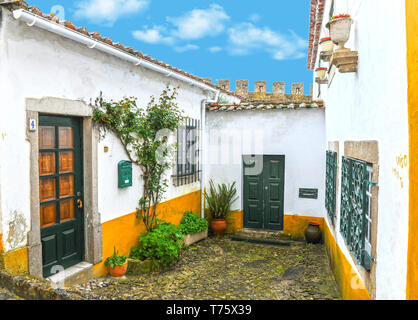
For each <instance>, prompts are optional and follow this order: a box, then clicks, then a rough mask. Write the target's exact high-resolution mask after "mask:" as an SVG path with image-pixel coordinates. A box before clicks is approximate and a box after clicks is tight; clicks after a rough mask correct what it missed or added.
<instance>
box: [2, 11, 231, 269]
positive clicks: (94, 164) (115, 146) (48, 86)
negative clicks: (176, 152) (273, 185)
mask: <svg viewBox="0 0 418 320" xmlns="http://www.w3.org/2000/svg"><path fill="white" fill-rule="evenodd" d="M0 50H1V51H0V69H1V70H2V72H1V75H0V87H1V89H0V90H1V98H0V100H1V102H0V105H1V110H2V114H3V115H4V116H2V117H1V118H0V182H1V183H0V194H1V198H0V199H1V201H0V222H1V225H0V231H1V232H0V234H1V235H2V245H3V247H4V248H3V249H4V255H5V257H8V256H11V255H12V254H16V253H18V255H19V259H13V261H14V265H15V266H14V267H12V266H11V267H10V269H9V271H12V272H13V271H14V272H17V273H21V272H29V273H32V274H34V275H38V276H39V266H37V267H36V266H33V265H32V266H31V264H33V263H35V264H39V259H38V260H36V259H35V260H34V261H32V260H33V259H31V258H30V256H31V253H30V252H32V251H34V252H35V251H36V256H38V257H39V256H40V243H39V237H36V236H35V240H34V238H33V237H32V236H31V234H32V233H33V234H35V235H36V234H37V233H39V223H38V226H37V228H38V230H34V229H33V228H34V227H35V228H36V226H34V225H33V221H32V220H33V219H31V211H34V210H35V211H36V208H39V206H38V207H36V205H35V206H34V204H33V203H34V202H35V203H36V202H37V201H38V199H39V193H38V198H36V196H35V197H33V195H36V192H35V193H34V190H35V189H37V184H36V183H35V184H33V183H32V184H31V181H32V182H33V181H37V177H36V175H37V173H36V170H34V168H36V163H37V150H35V149H36V148H35V147H34V146H35V144H36V143H37V138H36V137H37V132H36V131H35V132H29V118H34V119H37V116H38V114H41V113H46V114H48V113H50V114H56V115H67V116H77V117H81V118H83V119H84V125H83V126H84V133H85V135H86V134H87V135H88V136H90V141H88V140H87V141H86V140H85V141H84V144H85V147H86V149H85V150H84V153H85V157H84V165H85V168H84V170H85V188H86V189H87V190H85V196H86V197H87V194H92V196H91V197H90V196H89V197H90V198H89V199H90V200H89V203H88V204H87V203H86V205H88V206H89V207H88V208H86V211H88V212H86V213H85V214H86V215H89V214H90V213H92V212H94V214H93V213H92V214H93V215H94V216H95V218H94V219H93V218H92V220H91V223H92V224H96V225H95V226H94V225H88V224H86V229H88V228H90V227H92V228H96V229H94V230H95V232H96V234H95V235H94V236H92V239H91V241H90V243H87V242H88V240H87V239H86V246H96V247H97V250H98V251H102V250H101V249H102V248H101V242H102V237H103V238H104V237H109V236H110V237H111V238H112V239H113V240H112V241H106V242H104V247H103V252H96V253H94V252H93V255H94V254H95V255H96V256H95V257H91V259H90V261H89V262H92V263H93V264H96V263H98V262H99V261H101V259H102V258H103V257H104V258H106V256H109V255H111V253H112V252H113V246H114V245H117V243H118V241H119V239H118V237H119V238H120V237H126V236H127V235H128V238H129V241H128V244H127V245H126V248H125V247H124V250H125V251H126V250H128V249H129V248H130V247H129V248H128V246H129V245H134V244H135V242H136V237H137V236H138V234H139V230H135V229H134V228H132V229H129V228H126V232H127V234H126V233H125V234H123V233H119V234H117V235H115V234H112V235H103V236H102V235H101V232H102V231H101V225H102V224H104V223H107V222H112V221H113V222H115V221H116V222H117V221H118V219H121V218H123V217H126V216H134V214H133V213H134V212H136V207H137V201H138V199H139V197H140V194H141V186H142V182H141V181H140V178H139V176H140V171H139V168H136V167H135V166H134V168H133V177H134V180H133V186H132V187H131V188H126V189H123V190H122V189H118V183H117V175H118V171H117V163H118V162H119V161H121V160H127V155H126V154H125V151H124V149H123V146H122V145H121V143H120V142H119V141H118V140H117V138H116V136H114V135H112V134H108V135H107V136H106V137H105V138H104V139H102V140H99V137H98V132H97V128H95V127H94V125H93V124H92V123H91V116H92V111H91V107H90V103H92V102H94V100H95V99H96V98H97V97H98V96H99V94H100V92H102V93H103V97H104V98H105V99H109V100H110V99H114V100H117V99H121V98H123V97H127V96H135V97H138V105H140V106H146V104H147V103H148V102H149V100H150V97H151V96H156V97H158V96H159V95H160V94H161V92H162V90H163V89H165V88H166V87H167V86H170V87H178V88H179V89H178V93H179V95H178V98H177V102H178V105H179V107H180V108H181V109H182V110H184V116H187V117H191V118H193V119H196V120H201V105H202V101H203V100H205V99H207V100H211V99H214V98H215V96H216V92H217V90H216V89H215V90H205V89H203V88H200V87H198V86H192V85H191V84H188V83H186V82H184V81H180V80H177V79H174V78H172V77H169V76H167V75H164V74H161V73H157V72H155V71H152V70H148V69H146V68H143V67H141V66H135V65H134V64H132V63H130V62H127V61H124V60H122V59H120V58H118V57H115V56H112V55H110V54H106V53H103V52H101V51H98V50H95V49H90V48H88V47H87V46H84V45H82V44H80V43H77V42H76V41H73V40H69V39H66V38H64V37H61V36H59V35H57V34H54V33H51V32H48V31H46V30H43V29H41V28H37V27H36V26H34V27H30V26H28V25H27V24H26V23H24V22H22V21H19V20H16V19H14V18H13V16H12V13H11V12H10V11H9V10H7V9H2V10H1V26H0ZM167 73H168V71H167ZM224 95H225V94H224ZM225 97H226V98H228V99H230V100H232V101H237V98H236V97H234V96H232V95H231V96H230V97H229V96H228V94H226V95H225ZM238 101H239V99H238ZM86 130H87V132H86ZM87 135H86V136H87ZM104 147H107V152H105V148H104ZM31 159H32V160H31ZM88 167H90V169H89V168H88ZM89 170H90V171H89ZM87 173H89V174H87ZM172 174H173V172H168V173H167V177H168V178H169V187H168V190H167V193H166V194H165V196H164V199H163V202H167V201H169V200H172V199H178V201H179V202H180V203H181V202H182V200H181V199H182V198H183V197H190V196H191V195H193V194H196V192H197V193H199V194H200V184H199V182H196V183H193V184H188V185H184V186H181V187H175V186H174V183H173V181H172V178H171V175H172ZM86 177H87V178H86ZM196 199H197V200H196V201H195V200H193V201H190V203H189V206H190V208H189V207H187V205H184V206H183V207H184V208H183V207H182V208H180V206H179V209H178V210H189V209H192V210H194V211H199V210H200V198H199V197H197V198H196ZM34 208H35V209H34ZM89 210H90V211H89ZM173 219H174V220H178V218H177V217H175V218H173ZM169 220H170V219H169ZM93 221H95V222H93ZM86 223H87V222H86ZM122 225H123V222H122ZM86 233H88V230H86ZM97 233H98V234H97ZM86 237H87V238H88V234H86ZM31 239H32V240H31ZM95 242H100V243H95ZM34 248H36V249H34ZM127 248H128V249H127ZM27 250H29V266H28V262H27V261H28V253H27ZM31 250H32V251H31ZM2 251H3V250H2ZM93 251H94V250H93ZM109 253H110V254H109ZM125 253H128V252H125ZM87 254H88V248H86V255H87ZM34 255H35V254H34ZM15 267H16V268H15ZM14 268H15V269H14ZM31 268H32V269H31ZM99 269H100V268H99ZM31 270H32V271H31Z"/></svg>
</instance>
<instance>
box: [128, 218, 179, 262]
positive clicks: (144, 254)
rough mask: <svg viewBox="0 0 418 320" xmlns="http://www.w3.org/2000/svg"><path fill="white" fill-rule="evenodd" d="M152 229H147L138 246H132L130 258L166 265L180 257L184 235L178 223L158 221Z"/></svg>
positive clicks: (139, 239)
mask: <svg viewBox="0 0 418 320" xmlns="http://www.w3.org/2000/svg"><path fill="white" fill-rule="evenodd" d="M157 223H158V224H157V225H155V227H154V229H153V230H152V231H145V232H143V233H142V234H141V236H140V237H139V238H138V246H137V247H132V248H131V253H130V258H132V259H135V260H141V261H144V260H147V259H150V260H154V261H156V263H158V264H160V265H161V266H163V267H165V266H168V265H170V264H172V263H174V262H175V261H177V259H178V258H179V255H180V251H181V248H182V245H183V242H184V236H183V234H182V233H181V231H180V230H179V228H178V227H177V226H176V225H173V224H171V223H167V222H165V221H160V220H158V221H157Z"/></svg>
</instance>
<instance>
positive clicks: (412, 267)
mask: <svg viewBox="0 0 418 320" xmlns="http://www.w3.org/2000/svg"><path fill="white" fill-rule="evenodd" d="M417 16H418V2H417V1H416V0H406V34H407V47H408V53H407V59H408V60H407V63H408V118H409V119H408V121H409V163H410V166H409V241H408V273H407V285H406V298H407V299H409V300H417V299H418V243H417V240H416V235H417V234H418V197H417V196H416V194H417V189H418V150H417V147H416V146H417V143H418V41H417V34H418V17H417Z"/></svg>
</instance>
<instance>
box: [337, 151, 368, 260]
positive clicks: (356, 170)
mask: <svg viewBox="0 0 418 320" xmlns="http://www.w3.org/2000/svg"><path fill="white" fill-rule="evenodd" d="M367 180H368V174H367V163H366V162H364V161H360V160H357V159H352V158H347V157H343V160H342V169H341V221H340V232H341V234H342V236H343V238H344V240H345V242H346V243H347V246H348V248H349V250H350V251H351V253H352V255H353V257H354V259H355V260H356V261H357V263H359V264H360V265H362V266H365V261H364V251H365V250H364V249H365V235H366V212H367V210H368V198H367V195H366V189H367V187H366V186H367Z"/></svg>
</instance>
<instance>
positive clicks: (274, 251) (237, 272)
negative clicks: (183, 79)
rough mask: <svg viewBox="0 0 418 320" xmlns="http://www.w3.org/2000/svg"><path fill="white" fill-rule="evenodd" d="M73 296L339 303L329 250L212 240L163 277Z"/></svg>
mask: <svg viewBox="0 0 418 320" xmlns="http://www.w3.org/2000/svg"><path fill="white" fill-rule="evenodd" d="M68 291H69V292H72V293H75V294H78V295H79V296H81V297H82V298H84V299H95V300H136V299H138V300H168V299H169V300H338V299H341V296H340V294H339V292H338V289H337V286H336V283H335V281H334V278H333V276H332V273H331V271H330V268H329V265H328V259H327V256H326V251H325V247H324V246H323V245H322V244H318V245H311V244H306V243H303V242H301V243H297V242H295V243H294V244H292V245H291V246H289V247H277V246H269V245H260V244H252V243H246V242H235V241H231V239H229V238H224V239H216V238H209V239H207V240H204V241H202V242H199V243H197V244H195V245H194V246H192V247H190V248H189V249H188V250H186V251H184V253H183V254H182V257H181V259H180V261H179V262H178V263H177V265H176V266H174V267H172V268H171V269H168V270H166V271H164V272H162V273H160V274H151V275H142V276H138V277H125V278H123V279H117V280H116V279H113V278H110V277H103V278H99V279H93V280H91V281H89V282H88V283H85V284H83V285H78V286H74V287H72V288H70V289H69V290H68Z"/></svg>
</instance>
